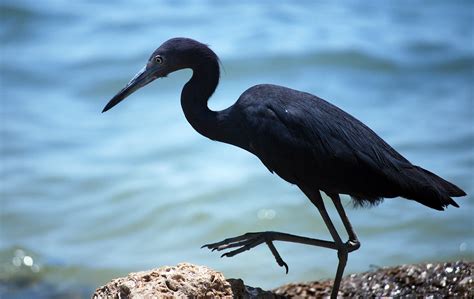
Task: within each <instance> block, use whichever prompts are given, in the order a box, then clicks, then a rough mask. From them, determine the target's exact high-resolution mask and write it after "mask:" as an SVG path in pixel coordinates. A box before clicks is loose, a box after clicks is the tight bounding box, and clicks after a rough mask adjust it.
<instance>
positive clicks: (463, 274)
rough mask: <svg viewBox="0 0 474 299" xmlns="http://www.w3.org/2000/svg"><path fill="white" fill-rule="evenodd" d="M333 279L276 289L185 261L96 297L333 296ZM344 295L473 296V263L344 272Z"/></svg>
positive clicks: (116, 283) (122, 281)
mask: <svg viewBox="0 0 474 299" xmlns="http://www.w3.org/2000/svg"><path fill="white" fill-rule="evenodd" d="M331 287H332V281H331V280H326V281H321V282H318V281H315V282H307V283H291V284H287V285H284V286H281V287H279V288H277V289H275V290H273V291H264V290H262V289H260V288H253V287H249V286H246V285H244V283H243V281H242V280H241V279H226V278H225V277H224V276H223V274H222V273H220V272H216V271H214V270H212V269H210V268H207V267H204V266H196V265H192V264H187V263H181V264H178V265H177V266H173V267H168V266H165V267H161V268H158V269H153V270H150V271H143V272H136V273H130V274H129V275H128V276H126V277H122V278H116V279H114V280H112V281H111V282H109V283H108V284H107V285H105V286H103V287H100V288H98V289H97V290H96V291H95V293H94V295H93V296H92V298H94V299H96V298H158V297H159V298H172V297H194V298H195V297H206V298H216V297H221V298H222V297H226V298H231V297H234V298H235V297H236V298H287V297H290V298H291V297H296V298H298V297H299V298H321V297H327V296H329V294H330V292H331ZM339 296H340V297H344V298H352V297H410V298H411V297H425V298H426V297H430V298H445V297H452V298H453V297H454V298H474V263H473V262H463V261H458V262H445V263H427V264H416V265H402V266H397V267H390V268H380V269H377V270H375V271H369V272H364V273H359V274H351V275H348V276H346V277H344V279H343V281H342V283H341V288H340V291H339Z"/></svg>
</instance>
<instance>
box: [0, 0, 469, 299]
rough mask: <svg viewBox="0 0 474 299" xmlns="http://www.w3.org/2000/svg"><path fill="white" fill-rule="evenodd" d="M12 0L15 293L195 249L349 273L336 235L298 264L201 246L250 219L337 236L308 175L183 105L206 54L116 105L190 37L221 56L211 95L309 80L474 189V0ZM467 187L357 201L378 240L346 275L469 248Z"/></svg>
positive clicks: (264, 267) (223, 103) (260, 276)
mask: <svg viewBox="0 0 474 299" xmlns="http://www.w3.org/2000/svg"><path fill="white" fill-rule="evenodd" d="M0 5H1V6H0V7H1V13H0V14H1V18H0V22H1V26H0V37H1V64H0V65H1V106H0V107H1V109H0V113H1V118H0V119H1V123H0V129H1V137H0V138H1V139H0V141H1V160H0V163H1V164H0V166H1V183H0V184H1V185H0V186H1V189H0V190H1V191H0V192H1V193H0V194H1V197H0V198H1V199H0V200H1V202H0V221H1V235H0V241H1V243H0V267H1V271H0V297H8V298H29V297H37V298H50V297H66V298H71V297H88V296H90V294H91V292H92V290H93V289H94V288H96V287H97V286H99V285H100V284H102V283H104V282H106V281H108V280H110V279H112V278H114V277H116V276H119V275H123V274H126V273H128V272H129V271H138V270H144V269H149V268H153V267H158V266H161V265H173V264H176V263H178V262H182V261H188V262H193V263H197V264H203V265H208V266H210V267H213V268H215V269H218V270H220V271H223V272H224V273H225V274H226V275H227V276H228V277H241V278H243V279H244V280H245V281H246V282H247V283H248V284H250V285H255V286H261V287H265V288H271V287H276V286H278V285H280V284H283V283H287V282H293V281H305V280H312V279H321V278H330V277H332V276H333V275H334V271H335V266H336V263H337V258H336V253H335V252H331V251H328V250H325V249H315V248H310V247H307V246H303V245H296V244H281V243H278V244H276V246H277V247H278V249H279V250H280V252H281V254H282V256H283V258H284V259H285V261H286V262H287V263H288V264H289V266H290V272H289V274H288V275H285V274H284V270H283V269H282V268H279V267H278V266H277V265H276V263H275V262H274V259H273V257H272V256H271V255H270V253H269V251H268V249H267V248H265V247H263V246H262V247H261V248H257V249H254V250H252V251H251V252H247V253H244V254H242V255H239V256H237V257H234V258H232V259H220V258H219V257H218V256H219V255H217V254H215V253H210V252H208V251H207V250H204V249H199V247H200V246H201V245H202V244H205V243H208V242H213V241H219V240H221V239H222V238H225V237H230V236H234V235H238V234H241V233H244V232H247V231H258V230H278V231H285V232H290V233H294V234H300V235H306V236H314V237H322V238H329V235H328V233H327V231H326V229H325V227H324V225H323V223H322V221H321V219H320V217H319V216H318V214H317V212H316V209H315V208H314V207H312V206H311V204H310V203H309V201H308V200H307V199H306V198H305V197H304V196H303V195H302V194H301V192H300V191H299V190H298V189H297V188H295V187H294V186H291V185H289V184H287V183H286V182H284V181H282V180H281V179H279V178H278V177H276V176H274V175H271V174H270V173H269V172H268V171H267V170H266V169H265V167H263V165H261V163H260V162H259V161H258V159H257V158H255V157H253V156H251V155H250V154H248V153H246V152H244V151H242V150H239V149H237V148H233V147H231V146H229V145H224V144H219V143H215V142H211V141H209V140H207V139H205V138H202V137H201V136H200V135H198V134H197V133H196V132H194V131H193V129H192V128H191V127H190V125H189V124H188V123H187V122H186V120H185V118H184V117H183V114H182V111H181V107H180V104H179V95H180V92H181V87H182V85H183V83H184V82H185V81H186V80H187V79H188V78H189V77H190V74H191V73H190V72H189V71H181V72H179V73H175V74H172V75H170V76H169V78H167V79H163V80H159V81H157V82H155V83H153V84H152V85H150V86H149V87H147V88H145V89H143V90H141V91H139V92H137V93H136V94H134V95H133V96H132V97H131V98H129V99H127V100H126V101H124V102H123V103H121V104H120V105H119V106H117V107H115V108H114V109H113V110H112V111H110V112H108V113H106V114H101V113H100V111H101V109H102V108H103V106H104V105H105V104H106V103H107V101H108V100H109V99H110V98H111V97H112V96H113V95H114V94H115V93H116V92H117V91H118V90H119V89H120V88H121V87H122V86H123V85H124V84H125V83H126V82H128V79H130V78H131V77H132V76H133V74H134V73H135V72H136V71H137V70H139V69H140V68H141V67H142V65H143V64H144V62H145V60H146V59H147V58H148V56H149V54H150V53H151V52H152V51H153V50H154V49H155V48H156V47H157V46H158V45H159V44H161V43H162V42H163V41H165V40H167V39H168V38H170V37H174V36H188V37H192V38H195V39H197V40H200V41H203V42H206V43H208V44H210V45H211V47H212V48H213V49H214V50H215V51H216V52H217V53H218V55H219V56H220V57H221V60H222V66H223V74H222V80H221V85H220V87H219V88H218V91H217V92H216V94H215V96H214V97H213V98H212V100H211V102H210V106H211V107H212V108H213V109H222V108H224V107H227V106H228V105H230V104H232V103H233V101H234V100H235V99H237V98H238V96H239V95H240V93H242V92H243V91H244V90H245V89H246V88H247V87H250V86H252V85H254V84H257V83H274V84H281V85H286V86H289V87H292V88H295V89H300V90H305V91H308V92H311V93H314V94H317V95H319V96H320V97H322V98H325V99H327V100H329V101H331V102H332V103H334V104H336V105H338V106H339V107H341V108H343V109H344V110H346V111H348V112H350V113H351V114H353V115H354V116H356V117H357V118H359V119H361V120H362V121H363V122H365V123H366V124H367V125H369V126H370V127H371V128H373V129H374V130H375V131H376V132H377V133H379V134H380V135H381V136H382V137H383V138H384V139H385V140H387V141H388V142H389V143H390V144H392V145H393V146H394V147H395V148H396V149H398V150H399V151H400V152H401V153H402V154H403V155H405V156H406V157H407V158H408V159H409V160H411V161H412V162H414V163H416V164H419V165H422V166H424V167H426V168H428V169H430V170H432V171H434V172H436V173H438V174H440V175H441V176H443V177H444V178H446V179H448V180H450V181H452V182H454V183H456V184H457V185H459V186H461V187H462V188H463V189H464V190H465V191H466V192H467V193H469V194H472V193H473V192H474V183H473V182H474V180H473V167H474V127H473V126H474V125H473V119H474V118H473V117H474V107H473V105H474V104H473V99H474V91H473V85H472V82H474V26H473V22H474V21H473V20H474V13H473V12H474V5H473V3H472V2H470V1H430V2H425V1H407V2H404V1H397V2H396V3H394V2H390V3H389V2H382V1H372V2H364V3H361V2H360V1H348V2H345V5H338V4H336V3H333V2H324V3H313V1H308V2H302V1H300V2H298V4H295V3H293V2H279V3H278V5H277V4H275V3H273V2H270V1H268V2H265V1H261V2H259V3H253V2H245V1H244V2H242V1H240V2H239V3H236V2H230V1H228V2H226V1H207V2H198V1H194V2H184V1H164V2H148V1H135V2H133V4H132V2H127V1H121V2H115V3H114V4H111V3H110V2H108V1H103V2H102V3H101V2H99V1H94V2H92V1H82V2H80V1H74V2H68V3H67V5H66V4H65V2H61V1H54V0H49V1H41V2H35V1H17V0H15V1H13V0H12V1H10V0H6V1H2V4H0ZM344 200H345V201H346V200H347V199H344ZM457 201H458V203H459V204H460V206H461V208H460V209H456V208H449V209H448V210H447V211H446V212H437V211H434V210H431V209H428V208H426V207H424V206H422V205H419V204H417V203H414V202H411V201H406V200H399V199H395V200H386V201H385V202H384V203H383V204H382V205H380V206H378V207H377V208H373V209H353V208H351V205H350V204H349V203H348V202H347V203H346V205H347V210H348V214H349V217H350V218H351V220H352V223H353V225H354V227H355V229H356V231H357V232H358V234H359V236H360V239H361V242H362V247H361V249H360V250H359V251H357V252H354V253H352V254H351V255H350V258H349V263H348V266H347V270H346V271H347V272H346V273H351V272H358V271H365V270H368V269H370V267H371V265H376V266H388V265H395V264H400V263H414V262H422V261H435V260H437V261H439V260H454V259H468V260H472V259H473V258H474V240H473V239H474V238H473V235H474V234H473V232H474V222H473V220H472V215H473V212H474V203H473V201H472V196H470V195H469V196H467V197H465V198H461V199H458V200H457ZM330 212H331V214H332V215H334V209H331V210H330ZM334 216H335V215H334ZM335 219H337V217H335ZM339 227H341V225H339Z"/></svg>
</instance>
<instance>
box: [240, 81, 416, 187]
mask: <svg viewBox="0 0 474 299" xmlns="http://www.w3.org/2000/svg"><path fill="white" fill-rule="evenodd" d="M284 91H285V92H284V93H281V92H279V93H278V95H279V96H278V97H275V96H271V94H270V96H271V99H269V100H266V99H262V100H261V101H258V102H256V101H252V102H250V101H249V102H248V103H249V104H248V105H247V106H246V107H245V108H246V109H245V110H246V113H245V114H246V116H247V120H246V122H245V123H246V124H247V125H248V126H249V127H248V128H246V131H247V132H250V133H249V140H250V150H251V151H252V152H253V153H254V154H256V155H257V156H258V157H259V158H260V159H261V160H262V162H263V163H264V164H265V165H266V166H267V167H268V168H269V169H270V170H273V171H276V172H277V173H278V174H279V175H280V176H282V177H283V178H285V179H287V180H288V181H292V180H294V181H298V180H302V179H304V178H301V177H297V176H298V175H299V176H301V175H305V176H311V175H313V174H314V175H315V176H319V177H323V176H325V177H327V180H328V181H329V180H332V181H334V182H336V181H341V180H345V179H347V178H349V177H351V176H357V175H359V176H364V175H365V176H373V177H377V178H382V177H384V178H387V176H388V177H391V176H392V174H393V171H397V172H398V171H400V170H401V169H402V168H407V167H413V165H412V164H411V163H410V162H409V161H407V160H406V159H405V158H403V157H402V156H401V155H400V154H399V153H397V152H396V151H395V150H394V149H393V148H392V147H390V146H389V145H388V144H387V143H386V142H384V141H383V140H382V139H381V138H380V137H379V136H377V134H375V133H374V132H373V131H372V130H371V129H369V128H368V127H367V126H365V125H364V124H363V123H361V122H360V121H358V120H357V119H355V118H354V117H352V116H351V115H349V114H347V113H346V112H344V111H342V110H341V109H339V108H337V107H336V106H334V105H331V104H330V103H328V102H326V101H324V100H322V99H319V98H317V97H315V96H313V95H310V94H307V93H302V92H298V91H294V90H287V89H285V90H284ZM257 95H259V96H261V94H257ZM250 103H251V104H250ZM290 170H291V171H290ZM296 172H299V173H296ZM321 179H323V178H321ZM355 181H357V180H355Z"/></svg>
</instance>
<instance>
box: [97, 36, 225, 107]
mask: <svg viewBox="0 0 474 299" xmlns="http://www.w3.org/2000/svg"><path fill="white" fill-rule="evenodd" d="M207 58H209V60H216V61H217V56H215V54H214V52H212V50H210V49H209V48H208V47H207V46H206V45H205V44H202V43H200V42H198V41H195V40H192V39H189V38H172V39H170V40H167V41H166V42H164V43H163V44H162V45H161V46H159V47H158V49H156V50H155V51H154V52H153V54H151V56H150V58H149V59H148V61H147V63H146V65H145V66H144V67H143V68H142V69H141V70H140V71H139V72H138V73H137V74H136V75H135V76H134V77H133V78H132V79H131V80H130V82H128V83H127V85H125V87H124V88H122V90H120V91H119V92H118V93H117V94H116V95H115V96H114V97H113V98H112V99H111V100H110V101H109V102H108V103H107V105H106V106H105V107H104V109H103V110H102V112H106V111H107V110H109V109H111V108H112V107H114V106H115V105H117V104H118V103H120V102H121V101H122V100H124V99H125V98H126V97H128V96H129V95H131V94H132V93H133V92H135V91H136V90H138V89H140V88H141V87H143V86H145V85H147V84H148V83H150V82H152V81H154V80H155V79H158V78H162V77H166V76H167V75H168V74H169V73H172V72H174V71H177V70H180V69H185V68H192V69H194V68H196V67H197V66H198V64H199V63H202V61H203V60H207Z"/></svg>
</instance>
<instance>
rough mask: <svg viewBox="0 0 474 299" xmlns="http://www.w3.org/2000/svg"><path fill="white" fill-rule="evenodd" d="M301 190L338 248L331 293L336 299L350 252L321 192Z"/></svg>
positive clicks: (332, 297) (333, 298)
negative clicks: (337, 261) (315, 209)
mask: <svg viewBox="0 0 474 299" xmlns="http://www.w3.org/2000/svg"><path fill="white" fill-rule="evenodd" d="M301 190H302V191H303V192H304V193H305V194H306V196H307V197H308V198H309V199H310V200H311V202H312V203H313V204H314V205H315V206H316V208H318V210H319V213H320V214H321V217H322V218H323V220H324V223H326V226H327V228H328V230H329V233H330V234H331V236H332V238H333V240H334V243H335V244H336V246H337V257H338V259H339V264H338V265H337V271H336V277H335V278H334V284H333V287H332V291H331V299H336V298H337V294H338V293H339V286H340V284H341V280H342V275H343V274H344V269H345V267H346V263H347V256H348V253H349V250H348V247H347V246H346V244H344V243H343V242H342V240H341V237H340V236H339V234H338V232H337V230H336V228H335V227H334V224H333V223H332V221H331V218H330V217H329V214H328V212H327V211H326V207H325V206H324V202H323V199H322V197H321V193H319V191H316V192H314V191H312V190H310V189H303V188H301ZM346 218H347V217H346Z"/></svg>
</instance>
